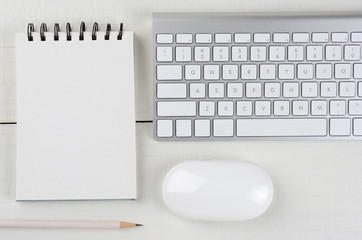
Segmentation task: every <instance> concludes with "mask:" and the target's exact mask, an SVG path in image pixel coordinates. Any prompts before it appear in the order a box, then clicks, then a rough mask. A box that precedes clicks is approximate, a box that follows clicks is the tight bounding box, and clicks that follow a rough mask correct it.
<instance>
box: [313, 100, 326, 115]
mask: <svg viewBox="0 0 362 240" xmlns="http://www.w3.org/2000/svg"><path fill="white" fill-rule="evenodd" d="M311 105H312V106H311V114H312V115H313V116H325V115H327V109H328V107H327V101H325V100H313V101H312V104H311Z"/></svg>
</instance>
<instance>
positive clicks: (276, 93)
mask: <svg viewBox="0 0 362 240" xmlns="http://www.w3.org/2000/svg"><path fill="white" fill-rule="evenodd" d="M264 97H266V98H279V97H280V83H278V82H273V83H272V82H267V83H265V84H264Z"/></svg>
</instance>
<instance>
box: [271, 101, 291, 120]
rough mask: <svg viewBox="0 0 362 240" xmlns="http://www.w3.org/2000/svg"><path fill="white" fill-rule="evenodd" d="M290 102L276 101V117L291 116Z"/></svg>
mask: <svg viewBox="0 0 362 240" xmlns="http://www.w3.org/2000/svg"><path fill="white" fill-rule="evenodd" d="M289 105H290V104H289V101H274V115H275V116H289V115H290V110H289Z"/></svg>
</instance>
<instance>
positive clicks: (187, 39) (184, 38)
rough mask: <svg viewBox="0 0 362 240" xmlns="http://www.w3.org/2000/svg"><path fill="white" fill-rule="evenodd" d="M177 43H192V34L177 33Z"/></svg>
mask: <svg viewBox="0 0 362 240" xmlns="http://www.w3.org/2000/svg"><path fill="white" fill-rule="evenodd" d="M176 42H177V43H192V34H191V33H187V34H176Z"/></svg>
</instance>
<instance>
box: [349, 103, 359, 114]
mask: <svg viewBox="0 0 362 240" xmlns="http://www.w3.org/2000/svg"><path fill="white" fill-rule="evenodd" d="M348 113H349V114H350V115H362V100H349V102H348Z"/></svg>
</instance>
